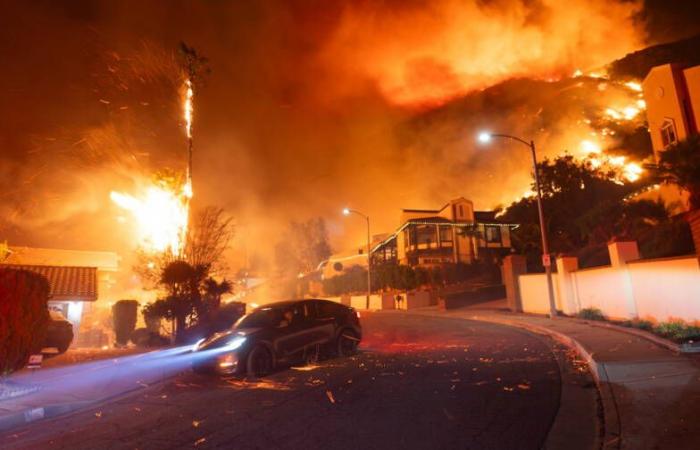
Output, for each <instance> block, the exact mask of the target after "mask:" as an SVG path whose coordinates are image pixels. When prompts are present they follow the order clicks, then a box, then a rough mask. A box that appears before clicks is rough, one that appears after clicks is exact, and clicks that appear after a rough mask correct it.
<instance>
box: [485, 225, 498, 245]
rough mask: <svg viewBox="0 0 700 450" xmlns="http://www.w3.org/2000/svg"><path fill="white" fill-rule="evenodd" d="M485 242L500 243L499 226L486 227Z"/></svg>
mask: <svg viewBox="0 0 700 450" xmlns="http://www.w3.org/2000/svg"><path fill="white" fill-rule="evenodd" d="M486 242H487V243H488V244H500V243H501V227H486Z"/></svg>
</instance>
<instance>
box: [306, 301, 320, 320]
mask: <svg viewBox="0 0 700 450" xmlns="http://www.w3.org/2000/svg"><path fill="white" fill-rule="evenodd" d="M317 303H318V302H304V303H303V305H304V317H305V318H306V319H307V320H311V319H315V318H316V304H317Z"/></svg>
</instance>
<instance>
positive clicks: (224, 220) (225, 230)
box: [185, 206, 235, 269]
mask: <svg viewBox="0 0 700 450" xmlns="http://www.w3.org/2000/svg"><path fill="white" fill-rule="evenodd" d="M234 233H235V228H234V225H233V218H232V217H230V216H227V215H226V213H225V211H224V210H223V209H222V208H217V207H214V206H208V207H206V208H204V209H203V210H202V211H201V212H200V213H199V214H198V215H197V217H196V219H195V221H194V223H193V224H192V226H191V227H190V228H189V230H188V233H187V242H186V245H185V260H186V261H187V262H188V263H190V264H191V265H193V266H206V267H209V268H214V269H217V268H218V266H221V264H222V259H223V258H222V257H223V255H224V252H225V251H226V250H227V249H228V246H229V244H230V243H231V239H233V236H234Z"/></svg>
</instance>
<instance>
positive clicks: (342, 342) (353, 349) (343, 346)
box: [336, 329, 360, 357]
mask: <svg viewBox="0 0 700 450" xmlns="http://www.w3.org/2000/svg"><path fill="white" fill-rule="evenodd" d="M359 343H360V339H358V337H357V334H355V332H354V331H352V330H347V329H346V330H343V331H341V332H340V336H338V343H337V346H336V349H337V352H338V356H341V357H342V356H352V355H354V354H355V353H357V346H358V344H359Z"/></svg>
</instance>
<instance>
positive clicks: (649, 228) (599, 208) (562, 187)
mask: <svg viewBox="0 0 700 450" xmlns="http://www.w3.org/2000/svg"><path fill="white" fill-rule="evenodd" d="M538 169H539V172H540V182H541V186H542V198H543V206H544V209H545V216H546V220H547V223H546V226H547V232H548V233H549V239H550V246H551V250H552V252H554V253H568V254H577V255H579V256H580V257H581V265H582V266H587V265H589V264H601V263H604V262H605V261H604V260H605V259H606V258H607V256H606V255H607V253H606V252H605V246H606V244H607V243H608V242H609V241H610V240H611V239H615V238H617V239H629V240H642V239H649V238H650V236H651V234H652V233H653V232H654V230H655V227H657V226H658V225H660V224H662V223H665V222H666V221H668V220H669V218H668V212H667V211H666V208H665V206H664V205H663V204H662V203H655V202H651V201H646V200H642V201H632V200H630V199H629V198H630V197H631V196H632V195H633V194H634V193H635V192H636V191H637V190H639V188H640V187H642V186H643V185H644V184H643V183H649V180H640V181H639V182H636V183H627V184H622V183H620V182H619V181H618V179H617V178H618V177H617V174H616V173H615V172H614V171H611V170H602V169H599V168H594V167H592V166H591V164H590V163H588V162H580V161H576V160H575V159H574V158H573V157H572V156H569V155H566V156H560V157H557V158H556V159H554V160H551V161H550V160H547V159H545V160H544V161H543V162H541V163H539V164H538ZM533 188H534V186H533ZM502 218H503V219H504V220H505V221H507V222H513V223H519V224H520V227H518V228H517V229H516V230H514V232H513V235H512V239H513V244H514V247H515V248H516V250H517V251H518V252H520V253H523V254H525V255H527V256H528V262H529V263H530V265H531V266H532V267H541V266H540V264H541V262H540V258H539V255H540V254H541V253H542V250H541V241H540V230H539V223H538V216H537V200H536V199H535V198H533V197H528V198H524V199H521V200H519V201H517V202H514V203H513V204H511V205H510V206H509V207H508V208H507V209H506V211H505V212H504V214H503V216H502ZM601 258H602V259H601ZM589 259H590V260H589Z"/></svg>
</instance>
